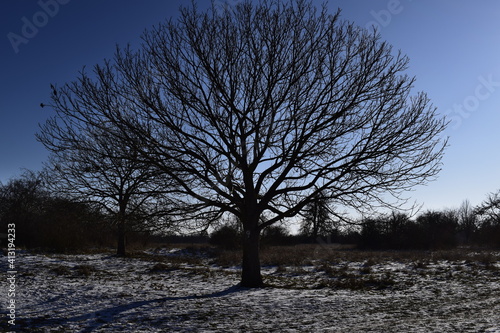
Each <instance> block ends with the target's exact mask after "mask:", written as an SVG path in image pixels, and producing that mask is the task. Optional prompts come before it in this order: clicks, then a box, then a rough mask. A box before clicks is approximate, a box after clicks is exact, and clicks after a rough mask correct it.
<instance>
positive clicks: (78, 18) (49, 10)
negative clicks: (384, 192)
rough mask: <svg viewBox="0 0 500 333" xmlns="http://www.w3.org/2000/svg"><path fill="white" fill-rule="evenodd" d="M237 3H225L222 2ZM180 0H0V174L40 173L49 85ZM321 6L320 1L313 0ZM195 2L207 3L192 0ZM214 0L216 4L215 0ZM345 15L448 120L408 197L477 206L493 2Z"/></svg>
mask: <svg viewBox="0 0 500 333" xmlns="http://www.w3.org/2000/svg"><path fill="white" fill-rule="evenodd" d="M237 1H238V0H227V1H226V3H227V4H229V5H232V4H235V3H237ZM190 2H191V1H190V0H189V1H187V0H168V1H166V0H145V1H139V0H136V1H133V0H107V1H98V0H40V1H36V0H5V1H3V2H2V10H1V12H0V30H1V37H0V40H1V41H0V181H2V182H4V183H5V181H7V180H8V179H9V178H11V177H15V176H17V175H19V174H20V172H21V168H27V169H31V170H39V169H40V168H41V166H42V162H43V161H44V160H45V159H46V158H47V155H48V154H47V152H46V151H45V149H44V147H43V146H42V145H41V144H40V143H38V142H37V141H36V140H35V137H34V134H35V132H36V131H37V130H38V123H41V122H44V121H45V119H47V117H49V116H50V115H51V110H50V108H44V109H41V108H40V107H39V105H40V103H41V102H44V103H47V102H50V101H49V94H50V84H56V85H59V86H61V85H62V84H64V83H65V82H68V81H71V80H73V79H75V78H76V76H77V74H78V71H79V70H81V69H82V67H83V66H85V65H86V66H88V67H89V68H90V67H92V66H93V65H94V64H96V63H100V62H102V61H103V59H105V58H111V57H112V56H113V52H114V49H115V45H116V44H119V45H121V46H124V45H126V44H127V43H131V44H132V45H138V44H139V43H140V35H141V33H142V32H143V31H144V29H147V28H149V27H151V26H152V25H153V24H156V23H158V22H160V21H162V20H164V19H166V18H169V17H171V16H175V15H176V14H177V11H178V7H179V5H181V4H183V3H184V4H189V3H190ZM315 2H316V3H317V4H318V5H320V4H321V3H322V2H323V1H315ZM199 3H200V7H204V6H207V4H208V3H209V2H208V1H203V2H202V1H199ZM215 4H216V5H220V6H222V5H223V4H224V1H215ZM328 6H329V8H331V11H332V12H333V11H335V9H336V8H337V7H340V8H341V9H342V11H343V15H342V16H343V18H344V19H348V20H352V21H354V22H355V23H357V24H358V25H360V26H370V25H373V24H376V25H377V26H378V27H379V28H380V32H381V35H382V38H383V39H385V40H387V41H388V42H389V43H391V44H392V45H393V47H394V49H395V50H401V51H402V52H403V53H405V54H406V55H408V56H409V57H410V67H409V70H408V73H409V74H410V75H415V76H416V77H417V82H416V85H415V88H416V90H418V91H425V92H427V93H428V96H429V97H430V98H431V100H432V102H433V103H434V105H435V106H436V107H437V108H438V110H439V112H440V113H442V114H448V117H449V118H450V120H451V124H450V127H449V129H448V130H447V132H446V135H447V136H449V137H450V147H449V148H448V150H447V152H446V155H445V158H444V161H443V162H444V165H443V169H442V172H441V173H440V175H439V178H438V179H437V180H436V181H434V182H432V183H430V184H428V185H427V186H425V187H417V188H415V190H414V191H413V192H411V193H409V196H411V198H412V199H413V200H416V201H417V202H418V203H421V204H423V205H424V209H441V208H451V207H457V206H459V205H460V203H461V202H462V201H463V200H465V199H469V200H470V201H471V203H472V204H473V205H476V204H479V203H480V202H481V201H482V200H483V199H484V198H485V196H486V195H487V194H488V193H490V192H493V191H496V190H497V189H500V172H499V171H500V130H499V127H500V1H497V0H481V1H472V0H440V1H436V0H413V1H412V0H399V1H398V0H337V1H333V0H331V1H329V2H328Z"/></svg>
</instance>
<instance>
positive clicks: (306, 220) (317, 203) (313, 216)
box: [301, 192, 337, 240]
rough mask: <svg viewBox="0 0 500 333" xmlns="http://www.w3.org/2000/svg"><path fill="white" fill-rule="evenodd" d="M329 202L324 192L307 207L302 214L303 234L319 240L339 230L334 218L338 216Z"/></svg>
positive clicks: (317, 195)
mask: <svg viewBox="0 0 500 333" xmlns="http://www.w3.org/2000/svg"><path fill="white" fill-rule="evenodd" d="M329 201H330V200H329V198H328V197H326V196H325V193H324V192H319V193H317V194H316V196H315V198H313V199H312V200H311V201H310V202H309V203H308V204H307V205H306V206H305V208H304V211H303V213H302V214H301V215H303V220H302V224H301V234H303V235H306V236H310V237H311V238H312V239H314V240H317V239H318V236H329V235H331V234H332V233H333V232H335V230H337V228H336V223H335V221H334V220H333V218H332V217H333V216H334V215H336V214H335V212H334V211H333V209H332V208H331V207H330V202H329Z"/></svg>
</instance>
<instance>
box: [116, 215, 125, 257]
mask: <svg viewBox="0 0 500 333" xmlns="http://www.w3.org/2000/svg"><path fill="white" fill-rule="evenodd" d="M116 255H117V256H118V257H125V256H126V255H127V253H126V251H125V221H124V220H123V219H121V220H120V221H119V223H118V246H117V248H116Z"/></svg>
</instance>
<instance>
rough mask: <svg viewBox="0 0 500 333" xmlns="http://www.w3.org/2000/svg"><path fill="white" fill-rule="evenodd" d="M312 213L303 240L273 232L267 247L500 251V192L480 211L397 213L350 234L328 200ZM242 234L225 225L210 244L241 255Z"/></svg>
mask: <svg viewBox="0 0 500 333" xmlns="http://www.w3.org/2000/svg"><path fill="white" fill-rule="evenodd" d="M315 205H316V206H315ZM308 209H309V211H308ZM308 209H306V211H305V212H304V214H303V219H302V223H301V228H300V232H299V234H297V235H291V234H290V233H289V232H288V230H287V229H286V228H285V227H283V226H274V227H273V228H270V229H268V232H267V233H266V234H265V235H263V237H262V240H261V241H262V243H263V244H264V245H266V244H267V245H294V244H300V243H325V242H326V243H340V244H342V243H343V244H356V245H357V247H358V248H360V249H366V250H440V249H452V248H456V247H458V246H470V247H486V248H499V247H500V191H499V192H497V193H494V194H490V195H489V196H488V197H487V199H486V200H485V201H484V202H483V203H481V204H480V205H479V206H477V207H472V205H471V204H470V202H469V201H467V200H466V201H464V202H463V203H462V205H461V206H460V207H459V208H457V209H445V210H429V211H426V212H423V213H421V214H419V215H418V216H417V217H415V218H412V217H411V216H410V215H409V214H407V213H404V212H397V211H393V212H392V213H390V214H380V215H378V216H372V217H365V218H362V219H359V220H357V221H351V222H350V224H348V225H347V226H350V227H347V228H346V224H345V223H343V222H342V220H340V219H337V220H336V219H335V217H334V216H333V215H332V214H333V210H332V209H331V208H329V207H328V204H327V201H326V200H318V201H317V202H316V204H312V205H310V206H309V207H308ZM318 212H322V213H321V214H320V213H318ZM326 212H329V213H326ZM315 213H316V214H315ZM353 226H354V227H353ZM240 233H241V230H238V228H237V224H226V225H223V226H222V227H220V228H218V229H217V230H215V231H214V232H213V233H212V235H211V239H210V241H211V243H212V244H214V245H217V246H219V247H221V248H224V249H237V248H239V243H238V242H237V238H238V235H239V234H240Z"/></svg>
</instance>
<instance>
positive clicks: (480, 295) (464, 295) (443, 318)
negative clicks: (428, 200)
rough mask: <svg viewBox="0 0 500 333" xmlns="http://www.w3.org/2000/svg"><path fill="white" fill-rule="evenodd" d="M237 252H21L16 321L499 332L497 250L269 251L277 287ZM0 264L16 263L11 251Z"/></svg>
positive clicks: (83, 326)
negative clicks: (256, 277)
mask: <svg viewBox="0 0 500 333" xmlns="http://www.w3.org/2000/svg"><path fill="white" fill-rule="evenodd" d="M4 258H6V257H4ZM238 259H239V253H238V252H216V251H214V250H213V249H208V248H193V247H191V248H189V247H188V248H186V247H181V248H171V247H162V248H155V249H151V250H147V251H136V252H134V253H133V254H132V255H131V256H130V257H127V258H117V257H115V256H113V254H112V253H107V252H99V253H90V254H85V255H56V254H32V253H28V252H20V253H18V254H17V258H16V265H17V267H18V273H17V275H16V279H17V280H16V304H17V307H16V328H17V331H20V332H122V331H124V332H349V333H352V332H489V333H492V332H500V252H488V251H483V252H477V251H471V250H469V251H465V250H461V251H444V252H361V251H355V250H346V249H337V248H335V247H333V246H329V245H317V246H313V245H311V246H306V245H304V246H296V247H274V248H267V249H264V250H263V253H262V262H263V275H264V278H265V281H266V283H267V284H268V287H266V288H262V289H244V288H239V287H238V286H237V283H238V280H239V269H238V266H237V265H238ZM1 268H2V272H6V271H7V265H6V259H4V260H3V261H2V267H1ZM4 280H5V279H4ZM6 294H7V293H6V291H3V295H6ZM3 302H4V304H3V306H2V310H3V311H4V309H5V308H6V306H5V301H3ZM2 318H3V319H2V323H1V325H0V329H2V330H3V331H6V330H8V329H9V327H8V325H7V320H6V319H5V318H6V316H5V315H3V316H2Z"/></svg>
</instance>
